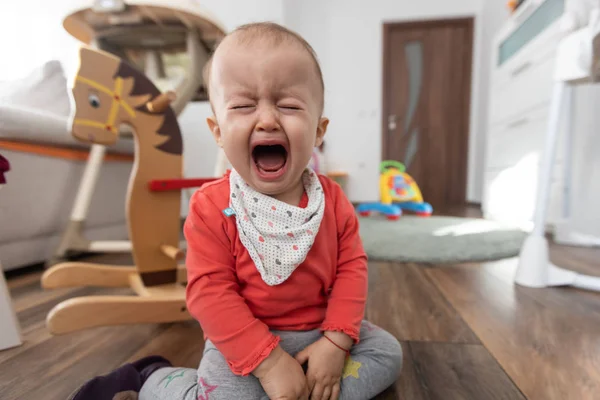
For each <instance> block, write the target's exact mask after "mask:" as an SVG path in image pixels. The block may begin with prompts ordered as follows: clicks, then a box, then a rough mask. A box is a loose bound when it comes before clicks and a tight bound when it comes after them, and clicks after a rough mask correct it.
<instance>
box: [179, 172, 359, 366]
mask: <svg viewBox="0 0 600 400" xmlns="http://www.w3.org/2000/svg"><path fill="white" fill-rule="evenodd" d="M319 179H320V180H321V184H322V186H323V192H324V193H325V212H324V215H323V219H322V221H321V226H320V229H319V232H318V234H317V236H316V238H315V242H314V244H313V247H312V248H311V250H310V251H309V253H308V255H307V257H306V259H305V261H304V262H303V263H302V264H301V265H300V266H299V267H298V268H297V269H296V270H295V271H294V273H293V274H292V275H291V276H290V277H289V278H288V280H286V281H285V282H284V283H282V284H280V285H277V286H268V285H267V284H266V283H264V282H263V280H262V278H261V276H260V273H259V271H258V270H257V269H256V267H255V265H254V263H253V261H252V259H251V258H250V254H249V253H248V251H247V250H246V248H245V247H244V246H243V244H242V243H241V241H240V239H239V237H238V232H237V227H236V223H235V220H234V218H235V216H231V217H227V216H226V215H225V214H224V213H223V210H225V209H226V208H228V207H229V194H230V191H229V176H228V175H227V176H225V177H224V178H223V179H220V180H218V181H215V182H212V183H209V184H206V185H204V186H203V187H202V188H201V189H199V190H198V191H196V193H195V194H194V195H193V196H192V199H191V203H190V212H189V215H188V218H187V220H186V223H185V229H184V231H185V236H186V239H187V242H188V247H187V260H186V267H187V275H188V285H187V305H188V309H189V311H190V313H191V315H192V316H193V317H194V318H196V319H197V320H198V321H199V323H200V325H201V326H202V329H203V330H204V335H205V337H206V338H209V339H210V340H211V341H212V342H213V343H214V345H215V346H216V347H217V349H218V350H219V351H220V352H221V353H222V354H223V355H224V357H225V359H226V360H227V362H228V364H229V367H230V368H231V370H232V371H233V373H235V374H237V375H248V374H250V373H251V372H252V371H253V370H254V369H255V368H256V367H257V366H258V365H259V364H260V363H261V362H262V361H263V360H264V359H265V358H267V357H268V355H269V354H270V353H271V351H272V350H273V349H274V348H275V347H277V345H278V343H279V338H278V337H276V336H275V335H273V334H272V333H271V332H270V330H311V329H317V328H319V329H321V330H323V331H340V332H344V333H346V334H347V335H349V336H350V337H352V338H353V339H354V341H355V342H358V340H359V330H360V323H361V321H362V319H363V316H364V308H365V302H366V297H367V257H366V254H365V252H364V250H363V246H362V242H361V239H360V236H359V226H358V219H357V218H356V214H355V212H354V208H353V207H352V204H351V203H350V202H349V201H348V199H347V198H346V197H345V195H344V193H343V192H342V190H341V188H340V187H339V185H337V184H336V183H334V182H333V181H332V180H330V179H329V178H326V177H324V176H319ZM307 203H308V198H307V196H306V194H304V196H303V199H302V201H301V204H300V205H299V206H300V207H306V205H307Z"/></svg>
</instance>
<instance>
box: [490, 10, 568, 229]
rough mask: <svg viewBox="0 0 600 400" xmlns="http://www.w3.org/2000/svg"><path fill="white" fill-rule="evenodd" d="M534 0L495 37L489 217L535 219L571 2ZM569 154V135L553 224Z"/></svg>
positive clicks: (559, 167)
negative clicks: (560, 48)
mask: <svg viewBox="0 0 600 400" xmlns="http://www.w3.org/2000/svg"><path fill="white" fill-rule="evenodd" d="M529 1H530V2H529V4H528V5H527V6H523V9H522V10H520V11H519V13H517V14H516V15H514V16H513V17H511V19H510V20H509V21H507V23H506V24H505V26H504V27H503V29H502V30H501V31H500V32H499V33H498V34H497V35H496V38H495V41H494V50H493V60H492V71H491V82H490V99H489V110H488V123H487V131H486V157H485V167H484V168H485V170H484V196H483V204H482V207H483V211H484V215H485V217H486V218H490V219H496V220H503V221H511V222H517V223H527V222H531V220H532V219H533V213H534V204H535V196H536V189H537V180H538V170H539V163H540V156H541V152H542V149H543V147H544V140H545V134H546V129H547V126H548V113H549V105H550V100H551V93H552V86H553V73H554V65H555V61H556V58H555V57H556V50H557V44H558V41H559V40H560V38H561V37H562V33H561V30H560V17H561V15H562V13H563V12H564V9H565V0H541V1H535V0H529ZM562 132H563V133H564V119H563V129H562ZM561 137H562V138H564V137H565V135H564V134H562V135H561ZM563 153H564V139H563V140H562V141H561V144H560V145H559V149H558V157H557V159H556V160H557V162H556V164H555V169H554V173H553V176H554V178H553V184H552V198H551V200H550V203H551V204H550V207H549V211H548V214H549V215H548V221H549V223H550V224H552V223H553V222H555V221H557V220H558V219H560V217H561V216H562V203H563V191H564V171H563V170H564V168H563V164H562V160H564V154H563Z"/></svg>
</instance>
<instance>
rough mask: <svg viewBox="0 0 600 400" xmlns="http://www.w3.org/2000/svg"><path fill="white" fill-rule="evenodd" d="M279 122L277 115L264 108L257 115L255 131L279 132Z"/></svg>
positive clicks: (270, 109) (271, 110) (268, 108)
mask: <svg viewBox="0 0 600 400" xmlns="http://www.w3.org/2000/svg"><path fill="white" fill-rule="evenodd" d="M279 128H280V126H279V121H278V119H277V113H276V112H275V110H273V109H272V108H270V107H265V108H263V109H261V110H260V112H259V115H258V123H257V126H256V129H257V130H259V131H266V132H271V131H277V130H279Z"/></svg>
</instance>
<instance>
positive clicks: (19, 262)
mask: <svg viewBox="0 0 600 400" xmlns="http://www.w3.org/2000/svg"><path fill="white" fill-rule="evenodd" d="M61 234H62V233H57V234H54V235H51V236H40V237H35V238H31V239H25V240H20V241H18V242H4V243H0V260H2V265H3V268H4V270H5V271H9V270H12V269H17V268H20V267H23V266H27V265H31V264H36V263H40V262H46V261H47V260H48V259H49V258H50V257H51V256H52V254H53V253H54V251H55V250H56V248H57V247H58V245H59V243H60V239H61ZM84 236H85V238H86V239H89V240H126V239H127V238H128V234H127V225H126V224H125V222H124V221H123V222H122V223H120V224H116V225H107V226H102V227H94V228H90V229H86V230H85V231H84Z"/></svg>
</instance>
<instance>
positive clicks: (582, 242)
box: [554, 221, 600, 247]
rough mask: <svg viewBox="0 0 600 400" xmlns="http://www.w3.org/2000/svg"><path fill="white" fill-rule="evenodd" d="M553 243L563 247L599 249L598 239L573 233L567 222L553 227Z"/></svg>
mask: <svg viewBox="0 0 600 400" xmlns="http://www.w3.org/2000/svg"><path fill="white" fill-rule="evenodd" d="M554 242H556V243H558V244H562V245H565V246H577V247H600V237H597V236H592V235H588V234H585V233H580V232H576V231H574V230H573V229H572V228H571V226H570V224H569V223H568V221H560V222H558V223H556V224H555V226H554Z"/></svg>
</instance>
